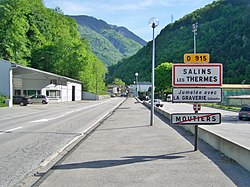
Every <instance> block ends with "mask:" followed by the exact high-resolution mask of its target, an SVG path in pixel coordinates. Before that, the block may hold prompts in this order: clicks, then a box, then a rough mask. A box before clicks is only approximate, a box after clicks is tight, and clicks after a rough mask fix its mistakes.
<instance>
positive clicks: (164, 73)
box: [155, 62, 172, 91]
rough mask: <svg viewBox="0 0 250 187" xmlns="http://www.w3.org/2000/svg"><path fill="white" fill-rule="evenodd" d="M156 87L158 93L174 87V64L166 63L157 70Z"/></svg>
mask: <svg viewBox="0 0 250 187" xmlns="http://www.w3.org/2000/svg"><path fill="white" fill-rule="evenodd" d="M155 86H156V90H157V91H164V90H166V89H167V88H171V87H172V63H170V62H164V63H162V64H160V65H158V66H157V67H156V68H155Z"/></svg>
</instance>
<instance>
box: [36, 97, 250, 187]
mask: <svg viewBox="0 0 250 187" xmlns="http://www.w3.org/2000/svg"><path fill="white" fill-rule="evenodd" d="M154 119H155V123H154V125H153V126H149V120H150V110H148V109H147V108H146V107H145V106H143V105H142V104H140V103H135V99H134V98H128V99H127V100H126V101H125V102H124V103H123V104H122V105H121V106H120V107H119V108H118V109H117V110H116V111H115V112H114V114H113V115H112V116H110V117H109V118H108V119H107V120H106V121H104V123H103V124H101V126H100V127H99V128H97V129H96V131H95V132H94V133H93V134H91V135H90V136H89V137H88V138H87V139H86V140H85V141H83V142H82V143H81V144H80V145H79V146H77V147H76V148H75V150H74V151H73V152H71V153H70V154H69V155H67V156H66V158H64V159H63V160H62V161H61V162H59V163H58V164H57V165H56V166H54V167H53V168H52V169H51V170H50V171H49V172H48V173H47V175H46V177H44V178H43V179H42V180H40V182H39V183H38V184H36V185H35V186H42V187H50V186H51V187H54V186H65V187H66V186H74V187H75V186H79V187H82V186H87V187H93V186H102V187H103V186H143V187H145V186H150V187H152V186H178V187H179V186H209V187H210V186H227V187H228V186H249V185H250V179H249V178H250V177H249V176H250V175H249V173H248V172H246V170H244V169H242V168H241V167H240V166H239V165H238V164H236V163H234V162H232V161H231V160H229V159H228V158H226V157H224V156H223V155H221V154H220V153H219V152H217V151H215V150H214V149H212V148H211V147H209V146H208V145H206V144H204V143H202V142H200V144H199V146H200V148H201V151H193V145H192V144H191V143H190V142H189V141H188V140H191V141H192V139H193V136H192V135H191V134H190V133H188V132H184V131H182V130H181V129H180V128H178V129H176V127H171V126H169V125H168V124H166V123H165V122H164V121H162V120H161V119H160V118H158V117H157V116H155V118H154Z"/></svg>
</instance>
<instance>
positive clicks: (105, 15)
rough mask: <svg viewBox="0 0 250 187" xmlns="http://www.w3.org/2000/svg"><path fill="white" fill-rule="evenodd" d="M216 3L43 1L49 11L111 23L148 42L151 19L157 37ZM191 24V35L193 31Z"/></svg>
mask: <svg viewBox="0 0 250 187" xmlns="http://www.w3.org/2000/svg"><path fill="white" fill-rule="evenodd" d="M212 2H213V0H44V3H45V6H46V7H48V8H55V7H60V9H61V10H62V11H63V13H64V14H65V15H87V16H92V17H95V18H97V19H101V20H103V21H105V22H107V23H108V24H111V25H117V26H124V27H126V28H127V29H129V30H130V31H132V32H133V33H134V34H136V35H137V36H139V37H141V38H142V39H144V40H145V41H150V40H152V38H153V35H152V28H151V27H150V26H149V20H150V18H152V17H156V18H157V19H158V20H159V25H158V26H157V27H156V28H155V36H156V35H158V34H159V33H160V31H161V30H162V29H163V28H164V27H165V26H167V25H168V24H169V23H171V22H172V20H173V21H176V20H178V19H180V18H182V17H183V16H185V15H187V14H189V13H191V12H193V11H194V10H196V9H199V8H202V7H204V6H205V5H207V4H210V3H212ZM191 28H192V27H191V25H190V32H192V29H191Z"/></svg>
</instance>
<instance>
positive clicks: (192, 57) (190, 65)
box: [171, 50, 222, 151]
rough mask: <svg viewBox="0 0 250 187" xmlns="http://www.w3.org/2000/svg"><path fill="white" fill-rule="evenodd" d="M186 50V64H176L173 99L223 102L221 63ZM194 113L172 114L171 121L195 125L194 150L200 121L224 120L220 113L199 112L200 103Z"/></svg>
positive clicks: (206, 122)
mask: <svg viewBox="0 0 250 187" xmlns="http://www.w3.org/2000/svg"><path fill="white" fill-rule="evenodd" d="M194 51H195V52H194V54H185V55H184V63H185V64H173V67H172V75H173V76H172V86H173V89H172V102H173V103H220V102H221V101H222V89H221V88H218V87H221V86H222V64H215V63H213V64H208V63H209V62H210V55H209V54H207V53H196V50H194ZM193 109H194V111H195V113H181V114H171V123H172V124H176V125H194V128H195V139H194V150H195V151H197V150H198V125H213V124H220V123H221V114H220V113H213V114H211V113H210V114H204V113H198V111H200V110H201V105H200V104H194V105H193Z"/></svg>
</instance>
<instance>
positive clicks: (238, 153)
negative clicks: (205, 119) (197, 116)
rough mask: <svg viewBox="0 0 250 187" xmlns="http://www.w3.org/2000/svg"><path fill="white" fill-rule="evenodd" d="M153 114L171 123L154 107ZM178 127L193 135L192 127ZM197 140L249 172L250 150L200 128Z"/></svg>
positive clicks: (162, 112)
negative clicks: (159, 115)
mask: <svg viewBox="0 0 250 187" xmlns="http://www.w3.org/2000/svg"><path fill="white" fill-rule="evenodd" d="M144 105H146V106H147V107H148V108H149V107H150V105H149V104H148V103H145V102H144ZM155 112H158V113H160V114H162V115H163V116H165V117H166V118H168V119H170V121H171V114H170V113H168V112H166V111H163V110H161V109H160V108H157V107H155ZM180 127H182V128H184V129H185V130H187V131H190V132H191V133H192V134H195V132H194V131H195V129H194V126H193V125H181V126H180ZM198 134H199V138H200V139H202V140H203V141H204V142H206V143H208V144H209V145H211V146H212V147H214V148H215V149H216V150H219V151H220V152H222V153H223V154H225V155H226V156H227V157H229V158H231V159H233V160H235V161H236V162H237V163H239V164H240V165H241V166H242V167H243V168H245V169H246V170H248V171H250V161H249V158H250V150H249V149H247V148H245V147H242V146H240V145H238V144H236V143H234V142H232V141H230V140H228V139H225V138H223V137H221V136H219V135H217V134H215V133H213V132H211V131H208V130H206V129H204V128H202V126H199V132H198Z"/></svg>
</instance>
